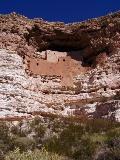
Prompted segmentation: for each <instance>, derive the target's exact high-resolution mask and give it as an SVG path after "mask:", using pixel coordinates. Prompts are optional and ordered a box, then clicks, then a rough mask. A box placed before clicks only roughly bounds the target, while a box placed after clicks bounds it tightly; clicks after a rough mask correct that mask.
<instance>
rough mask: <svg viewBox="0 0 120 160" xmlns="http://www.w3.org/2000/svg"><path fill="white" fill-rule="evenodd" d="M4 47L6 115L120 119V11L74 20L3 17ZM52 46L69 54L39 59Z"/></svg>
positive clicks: (1, 79) (0, 62)
mask: <svg viewBox="0 0 120 160" xmlns="http://www.w3.org/2000/svg"><path fill="white" fill-rule="evenodd" d="M0 48H1V49H0V104H1V107H0V118H1V119H2V118H14V119H17V118H25V117H31V116H34V115H36V114H41V113H52V114H56V115H62V116H63V115H64V116H66V115H76V116H80V117H90V118H107V119H112V120H117V121H120V12H117V13H114V14H110V15H107V16H105V17H100V18H98V19H92V20H88V21H85V22H81V23H73V24H64V23H61V22H56V23H55V22H51V23H50V22H46V21H44V20H43V19H33V20H29V19H27V18H26V17H24V16H21V15H17V14H15V13H12V14H9V15H0ZM47 50H49V51H51V53H52V51H55V52H66V53H67V56H66V59H65V62H64V63H63V62H62V63H61V64H57V63H56V64H54V63H50V62H48V61H46V60H43V59H41V58H40V57H38V53H41V52H42V51H47ZM71 53H72V54H71ZM73 53H77V55H78V56H76V54H73ZM31 61H32V63H31ZM35 61H36V64H37V63H38V62H39V65H38V66H37V68H35V66H34V63H33V62H35ZM30 66H31V67H30ZM50 67H52V71H51V70H50V69H49V68H50ZM41 68H43V69H41ZM45 68H46V69H45ZM53 69H54V71H53ZM57 70H58V72H57ZM46 71H47V72H46ZM50 73H51V74H50ZM63 73H64V74H63ZM68 77H70V78H68ZM67 78H68V79H67Z"/></svg>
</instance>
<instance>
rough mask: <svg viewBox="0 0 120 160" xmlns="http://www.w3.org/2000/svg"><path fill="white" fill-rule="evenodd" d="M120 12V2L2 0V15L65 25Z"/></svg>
mask: <svg viewBox="0 0 120 160" xmlns="http://www.w3.org/2000/svg"><path fill="white" fill-rule="evenodd" d="M118 10H120V0H0V14H6V13H10V12H13V11H14V12H17V13H20V14H23V15H25V16H27V17H29V18H34V17H41V18H43V19H45V20H47V21H64V22H65V23H70V22H77V21H83V20H86V19H90V18H93V17H98V16H102V15H105V14H107V13H110V12H114V11H118Z"/></svg>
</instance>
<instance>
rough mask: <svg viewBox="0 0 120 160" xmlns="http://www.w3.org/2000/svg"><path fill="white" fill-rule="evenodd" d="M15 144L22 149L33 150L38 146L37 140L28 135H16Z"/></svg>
mask: <svg viewBox="0 0 120 160" xmlns="http://www.w3.org/2000/svg"><path fill="white" fill-rule="evenodd" d="M13 144H14V148H15V147H18V148H19V149H20V150H21V151H27V150H33V149H34V148H35V146H36V143H35V140H34V139H32V138H28V137H15V138H14V141H13Z"/></svg>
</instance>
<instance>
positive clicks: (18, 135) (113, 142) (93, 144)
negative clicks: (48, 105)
mask: <svg viewBox="0 0 120 160" xmlns="http://www.w3.org/2000/svg"><path fill="white" fill-rule="evenodd" d="M0 159H1V160H24V159H26V160H43V159H44V160H103V159H104V160H120V123H118V122H113V121H108V120H101V119H100V120H99V119H98V120H86V119H84V120H81V119H79V118H75V117H69V118H63V117H61V118H60V117H59V118H58V117H54V116H52V115H51V116H48V117H36V118H34V119H33V120H24V121H20V122H17V123H14V122H0Z"/></svg>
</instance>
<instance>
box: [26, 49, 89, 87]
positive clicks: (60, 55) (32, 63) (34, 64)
mask: <svg viewBox="0 0 120 160" xmlns="http://www.w3.org/2000/svg"><path fill="white" fill-rule="evenodd" d="M78 52H80V51H71V52H60V51H52V50H46V51H42V52H36V53H35V54H34V55H33V57H34V58H33V57H32V58H30V57H29V58H28V57H27V61H28V69H29V70H30V71H31V73H33V74H37V75H49V76H52V75H56V76H60V77H61V83H62V85H63V86H71V85H73V78H74V76H76V75H78V74H82V73H84V72H85V70H86V68H85V67H82V60H81V54H78ZM72 56H73V57H74V58H73V57H72Z"/></svg>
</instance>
